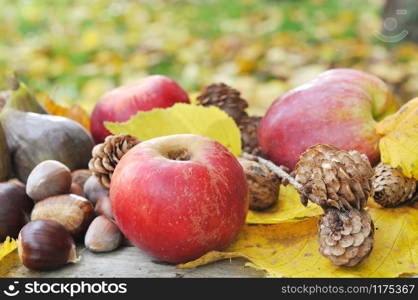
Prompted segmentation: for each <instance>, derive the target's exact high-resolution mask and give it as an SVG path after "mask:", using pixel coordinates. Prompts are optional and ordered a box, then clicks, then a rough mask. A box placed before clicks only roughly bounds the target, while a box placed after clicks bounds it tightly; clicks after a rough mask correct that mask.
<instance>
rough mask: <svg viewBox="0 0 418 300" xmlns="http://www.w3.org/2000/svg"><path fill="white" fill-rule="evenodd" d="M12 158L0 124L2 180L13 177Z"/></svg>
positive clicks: (0, 173)
mask: <svg viewBox="0 0 418 300" xmlns="http://www.w3.org/2000/svg"><path fill="white" fill-rule="evenodd" d="M11 174H12V160H11V157H10V152H9V148H8V147H7V142H6V137H5V135H4V131H3V127H2V126H1V124H0V181H5V180H7V179H9V178H10V177H11Z"/></svg>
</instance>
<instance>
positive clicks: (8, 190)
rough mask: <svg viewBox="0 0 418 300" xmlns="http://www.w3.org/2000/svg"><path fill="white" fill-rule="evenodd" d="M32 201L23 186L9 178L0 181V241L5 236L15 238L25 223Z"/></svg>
mask: <svg viewBox="0 0 418 300" xmlns="http://www.w3.org/2000/svg"><path fill="white" fill-rule="evenodd" d="M32 207H33V201H32V200H31V199H30V198H29V197H28V195H26V192H25V186H24V185H23V184H22V183H21V182H19V181H17V180H10V181H7V182H2V183H0V241H3V240H4V239H5V238H6V237H7V236H10V237H13V238H17V236H18V234H19V231H20V229H21V228H22V227H23V226H24V225H25V224H26V223H27V220H28V219H29V215H30V212H31V210H32Z"/></svg>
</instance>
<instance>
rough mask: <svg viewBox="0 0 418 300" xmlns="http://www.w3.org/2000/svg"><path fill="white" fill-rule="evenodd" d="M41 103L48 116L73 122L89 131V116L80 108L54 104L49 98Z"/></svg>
mask: <svg viewBox="0 0 418 300" xmlns="http://www.w3.org/2000/svg"><path fill="white" fill-rule="evenodd" d="M42 102H43V105H44V107H45V108H46V110H47V111H48V113H49V114H51V115H55V116H62V117H66V118H68V119H71V120H74V121H76V122H78V123H80V124H81V125H83V126H84V128H86V129H87V130H88V131H90V116H89V114H88V113H87V112H86V111H85V110H84V109H83V108H81V107H80V106H78V105H72V106H71V107H64V106H61V105H59V104H57V103H55V102H54V101H53V100H52V99H51V98H49V97H46V98H44V99H43V100H42Z"/></svg>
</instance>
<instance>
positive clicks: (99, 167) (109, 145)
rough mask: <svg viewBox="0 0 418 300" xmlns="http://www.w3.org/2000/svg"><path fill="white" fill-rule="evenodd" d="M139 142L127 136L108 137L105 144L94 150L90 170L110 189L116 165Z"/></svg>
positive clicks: (97, 146)
mask: <svg viewBox="0 0 418 300" xmlns="http://www.w3.org/2000/svg"><path fill="white" fill-rule="evenodd" d="M138 143H139V141H138V140H137V139H136V138H135V137H133V136H131V135H127V134H122V135H118V136H114V135H111V136H108V137H107V138H106V139H105V141H104V143H102V144H98V145H96V146H95V147H94V148H93V151H92V154H93V158H92V159H91V160H90V162H89V169H90V170H91V171H92V172H93V173H94V175H96V176H97V177H98V178H99V181H100V183H101V184H102V185H103V186H104V187H106V188H109V187H110V180H111V179H112V174H113V171H114V170H115V168H116V165H117V164H118V162H119V161H120V159H121V158H122V156H124V155H125V154H126V153H127V152H128V151H129V150H130V149H131V148H132V147H134V146H135V145H136V144H138Z"/></svg>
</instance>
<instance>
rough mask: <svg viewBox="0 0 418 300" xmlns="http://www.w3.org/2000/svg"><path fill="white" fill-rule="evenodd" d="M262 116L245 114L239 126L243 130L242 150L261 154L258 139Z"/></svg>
mask: <svg viewBox="0 0 418 300" xmlns="http://www.w3.org/2000/svg"><path fill="white" fill-rule="evenodd" d="M260 121H261V117H255V116H252V117H250V116H244V117H242V118H241V120H240V121H239V124H238V127H239V129H240V131H241V143H242V150H243V151H244V152H247V153H250V154H254V155H259V153H260V148H259V147H258V141H257V128H258V124H259V123H260Z"/></svg>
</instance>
